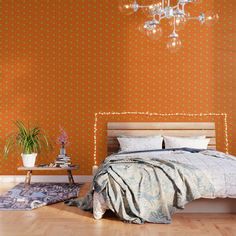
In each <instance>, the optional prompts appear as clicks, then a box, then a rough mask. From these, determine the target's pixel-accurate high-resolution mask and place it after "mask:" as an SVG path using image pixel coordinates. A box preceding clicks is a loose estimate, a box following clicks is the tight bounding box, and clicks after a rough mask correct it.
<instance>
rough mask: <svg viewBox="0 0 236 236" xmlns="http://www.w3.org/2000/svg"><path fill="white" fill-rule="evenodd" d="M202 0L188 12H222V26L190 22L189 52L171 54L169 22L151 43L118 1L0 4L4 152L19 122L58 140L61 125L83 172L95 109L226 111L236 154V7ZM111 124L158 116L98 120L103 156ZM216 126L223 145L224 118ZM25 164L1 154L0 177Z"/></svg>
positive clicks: (185, 34)
mask: <svg viewBox="0 0 236 236" xmlns="http://www.w3.org/2000/svg"><path fill="white" fill-rule="evenodd" d="M204 2H205V3H203V4H200V5H196V7H189V11H191V12H193V13H194V12H196V13H198V12H200V11H201V10H205V9H215V10H216V11H218V12H219V15H220V22H219V23H218V24H217V25H216V26H215V27H214V28H207V27H204V26H200V25H199V24H198V23H197V22H191V23H189V24H187V25H186V27H185V30H184V31H181V32H180V34H181V38H182V39H183V44H184V47H183V49H182V50H181V51H180V52H179V53H177V54H170V53H169V52H168V51H167V50H166V49H165V41H166V38H165V37H167V35H168V32H169V30H170V29H169V28H168V26H165V27H164V29H163V30H164V36H163V37H162V39H161V40H160V41H159V42H151V41H149V40H148V39H147V38H145V37H144V36H143V35H142V34H140V33H139V32H138V31H137V30H136V27H137V24H139V23H140V22H142V21H144V20H145V18H144V17H143V16H142V15H141V14H139V13H138V14H136V15H133V16H123V15H121V14H120V13H119V11H118V9H117V2H115V1H110V0H50V1H49V0H12V1H8V0H1V1H0V7H1V10H0V12H1V19H0V24H1V34H0V35H1V40H0V43H1V50H0V54H1V80H0V96H1V99H0V147H1V149H2V147H3V144H4V141H5V137H6V134H8V133H9V132H11V131H12V130H13V129H14V126H13V124H12V120H16V119H21V120H23V121H25V122H28V121H29V122H30V123H32V124H39V125H40V126H41V127H43V128H44V129H45V130H47V131H48V133H49V135H50V137H51V138H52V140H56V136H57V135H58V130H59V125H61V126H63V127H64V128H65V129H66V130H67V132H68V134H69V136H70V141H71V144H70V146H69V147H68V153H69V154H71V156H72V159H73V160H74V162H78V163H80V165H81V169H80V171H79V172H78V173H79V174H82V175H85V174H91V166H92V165H93V122H94V113H95V112H98V111H150V112H159V113H166V112H167V113H175V112H187V113H199V112H203V113H208V112H218V113H219V112H226V113H228V115H229V141H230V143H229V144H230V146H229V149H230V152H231V153H233V154H236V146H235V145H234V143H235V142H234V139H235V137H236V106H235V105H236V104H235V101H236V93H235V91H236V82H235V80H236V71H235V65H236V27H235V26H236V17H235V15H234V14H235V12H236V5H235V4H234V1H233V0H215V1H213V0H209V1H204ZM155 119H156V120H166V119H164V118H162V119H161V118H158V119H157V118H155ZM181 119H182V118H181V117H180V118H178V120H181ZM109 120H123V121H126V120H138V121H146V120H153V118H151V119H149V118H147V117H143V116H142V117H141V116H132V117H127V116H124V117H119V118H118V117H117V118H114V117H112V118H108V117H106V118H103V119H100V123H99V126H98V128H99V134H98V137H99V140H98V160H100V161H101V160H102V159H103V158H104V156H105V149H106V140H105V125H106V122H107V121H109ZM168 120H170V118H168ZM216 122H217V125H218V128H217V137H218V147H219V149H220V150H223V148H224V144H223V141H222V140H223V138H222V135H223V131H222V129H223V125H222V124H223V121H222V120H217V121H216ZM57 152H58V147H57V146H56V144H55V149H54V151H53V152H52V153H50V154H48V155H44V156H43V155H41V156H40V158H39V160H38V163H39V162H41V163H45V162H50V161H53V159H54V158H55V156H56V155H57ZM20 164H21V159H20V157H19V154H14V155H12V156H10V157H9V158H8V160H7V161H6V160H3V159H2V158H1V162H0V174H6V175H10V174H22V173H19V172H17V171H16V167H17V166H19V165H20Z"/></svg>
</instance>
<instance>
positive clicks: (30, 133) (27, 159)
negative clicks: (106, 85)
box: [4, 121, 51, 167]
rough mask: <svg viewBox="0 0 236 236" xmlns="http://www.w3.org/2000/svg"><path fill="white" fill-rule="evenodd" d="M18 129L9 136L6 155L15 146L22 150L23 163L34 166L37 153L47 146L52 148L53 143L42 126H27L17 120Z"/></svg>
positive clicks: (5, 149) (26, 165)
mask: <svg viewBox="0 0 236 236" xmlns="http://www.w3.org/2000/svg"><path fill="white" fill-rule="evenodd" d="M14 124H15V125H16V126H17V128H18V131H17V132H15V133H12V134H10V135H9V136H8V138H7V140H6V144H5V147H4V157H7V156H8V154H9V152H10V151H12V150H14V149H15V148H19V149H20V151H21V157H22V160H23V165H24V166H25V167H34V165H35V161H36V156H37V154H38V153H39V152H40V151H41V150H42V149H43V148H44V147H45V148H46V149H50V148H51V145H50V143H49V141H48V138H47V136H46V135H45V134H44V132H43V131H42V129H41V128H40V127H32V128H30V127H26V126H25V125H24V123H23V122H22V121H15V122H14Z"/></svg>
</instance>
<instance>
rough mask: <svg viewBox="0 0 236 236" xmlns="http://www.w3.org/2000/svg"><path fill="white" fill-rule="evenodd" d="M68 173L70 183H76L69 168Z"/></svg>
mask: <svg viewBox="0 0 236 236" xmlns="http://www.w3.org/2000/svg"><path fill="white" fill-rule="evenodd" d="M67 174H68V179H69V183H70V184H74V183H75V181H74V178H73V175H72V172H71V170H67Z"/></svg>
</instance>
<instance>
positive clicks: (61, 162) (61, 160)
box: [54, 155, 71, 167]
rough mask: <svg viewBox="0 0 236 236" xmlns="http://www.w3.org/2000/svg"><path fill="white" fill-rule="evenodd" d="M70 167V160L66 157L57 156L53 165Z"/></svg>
mask: <svg viewBox="0 0 236 236" xmlns="http://www.w3.org/2000/svg"><path fill="white" fill-rule="evenodd" d="M69 166H71V160H70V157H68V156H66V155H58V156H57V158H56V160H55V163H54V167H69Z"/></svg>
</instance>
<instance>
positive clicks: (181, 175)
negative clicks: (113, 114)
mask: <svg viewBox="0 0 236 236" xmlns="http://www.w3.org/2000/svg"><path fill="white" fill-rule="evenodd" d="M107 127H108V129H107V134H108V145H107V147H108V155H109V156H108V157H107V158H106V159H105V161H104V163H103V164H102V166H100V168H99V170H98V172H97V174H96V175H95V177H94V181H93V184H92V186H91V190H90V192H89V193H88V195H87V196H86V197H85V198H84V199H83V200H82V201H80V202H79V203H78V202H76V201H74V202H73V201H72V202H71V205H79V206H80V207H82V208H83V209H85V210H91V209H93V214H94V217H95V218H96V219H101V218H102V216H103V214H104V213H105V211H106V210H107V209H110V210H112V211H113V212H115V213H116V214H117V215H118V216H119V217H120V218H121V219H122V220H124V221H126V222H132V223H139V224H140V223H144V222H152V223H171V216H172V214H173V213H176V212H178V211H180V210H181V211H183V210H184V209H185V211H187V212H189V211H190V212H196V209H197V211H198V212H199V211H201V209H204V211H205V212H216V211H218V212H235V211H236V209H235V203H236V201H235V198H236V159H235V157H233V156H231V155H227V154H224V153H222V152H217V151H216V130H215V123H214V122H148V123H144V122H141V123H139V122H119V123H118V122H111V123H108V125H107ZM155 135H163V136H166V135H167V136H175V137H177V136H180V137H189V136H191V137H195V136H197V137H198V136H206V138H207V139H209V144H208V150H197V149H192V148H178V149H170V150H165V151H163V150H159V149H158V150H157V149H153V150H144V151H142V150H141V151H135V152H123V153H120V152H119V153H118V151H119V148H120V147H119V142H118V140H117V138H118V137H120V136H128V137H130V136H132V137H146V136H155ZM196 199H198V200H196ZM199 199H200V200H199ZM206 199H207V200H206ZM209 199H214V200H209ZM222 199H223V201H222ZM193 200H195V201H193ZM210 201H211V203H210ZM212 202H214V204H212ZM188 203H189V204H188ZM194 204H195V206H194ZM186 205H187V207H186ZM210 205H211V206H210Z"/></svg>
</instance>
